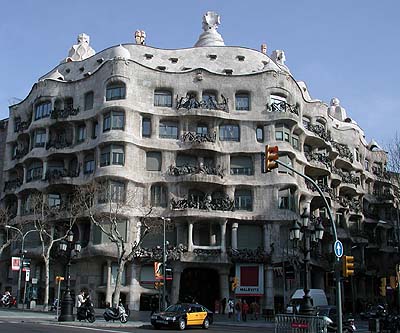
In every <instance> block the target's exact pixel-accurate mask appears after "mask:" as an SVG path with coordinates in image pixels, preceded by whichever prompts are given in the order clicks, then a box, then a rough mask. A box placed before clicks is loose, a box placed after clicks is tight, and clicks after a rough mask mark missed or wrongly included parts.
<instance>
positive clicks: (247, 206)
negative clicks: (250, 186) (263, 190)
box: [235, 190, 253, 210]
mask: <svg viewBox="0 0 400 333" xmlns="http://www.w3.org/2000/svg"><path fill="white" fill-rule="evenodd" d="M235 209H237V210H252V209H253V198H252V195H251V191H250V190H236V191H235Z"/></svg>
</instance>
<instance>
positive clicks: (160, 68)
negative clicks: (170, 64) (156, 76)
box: [157, 66, 167, 71]
mask: <svg viewBox="0 0 400 333" xmlns="http://www.w3.org/2000/svg"><path fill="white" fill-rule="evenodd" d="M157 69H159V70H160V71H165V70H166V69H167V67H165V66H157Z"/></svg>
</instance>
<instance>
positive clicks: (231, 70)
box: [224, 68, 233, 75]
mask: <svg viewBox="0 0 400 333" xmlns="http://www.w3.org/2000/svg"><path fill="white" fill-rule="evenodd" d="M224 72H225V74H226V75H232V73H233V69H230V68H225V69H224Z"/></svg>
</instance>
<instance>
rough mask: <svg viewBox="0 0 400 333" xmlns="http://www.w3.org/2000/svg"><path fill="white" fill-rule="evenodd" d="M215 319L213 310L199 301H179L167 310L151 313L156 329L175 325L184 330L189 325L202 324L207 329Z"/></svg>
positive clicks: (152, 322)
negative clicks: (198, 302)
mask: <svg viewBox="0 0 400 333" xmlns="http://www.w3.org/2000/svg"><path fill="white" fill-rule="evenodd" d="M213 319H214V316H213V312H212V311H210V310H208V309H207V308H206V307H205V306H203V305H200V304H197V303H179V304H175V305H171V306H169V307H168V308H167V309H166V310H165V311H163V312H158V313H154V314H153V315H151V317H150V320H151V324H152V325H153V327H154V328H155V329H159V328H161V327H173V328H179V329H180V330H184V329H185V328H186V327H188V326H202V327H203V328H205V329H207V328H208V327H209V326H210V324H212V322H213Z"/></svg>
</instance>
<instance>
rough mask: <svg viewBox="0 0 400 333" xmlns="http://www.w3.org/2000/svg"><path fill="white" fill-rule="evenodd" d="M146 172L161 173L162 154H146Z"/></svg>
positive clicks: (154, 152)
mask: <svg viewBox="0 0 400 333" xmlns="http://www.w3.org/2000/svg"><path fill="white" fill-rule="evenodd" d="M146 170H147V171H161V152H159V151H148V152H147V153H146Z"/></svg>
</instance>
